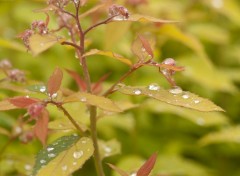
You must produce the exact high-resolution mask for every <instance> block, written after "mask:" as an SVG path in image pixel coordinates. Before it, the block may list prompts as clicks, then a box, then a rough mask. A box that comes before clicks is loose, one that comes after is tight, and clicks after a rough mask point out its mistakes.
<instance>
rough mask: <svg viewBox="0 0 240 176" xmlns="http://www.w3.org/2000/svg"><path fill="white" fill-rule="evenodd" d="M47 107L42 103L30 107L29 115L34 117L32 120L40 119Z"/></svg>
mask: <svg viewBox="0 0 240 176" xmlns="http://www.w3.org/2000/svg"><path fill="white" fill-rule="evenodd" d="M44 108H45V106H44V105H43V104H42V103H34V104H31V105H30V106H29V107H28V110H27V111H28V114H29V115H30V116H31V117H32V118H36V117H39V116H40V115H41V113H42V111H43V110H44Z"/></svg>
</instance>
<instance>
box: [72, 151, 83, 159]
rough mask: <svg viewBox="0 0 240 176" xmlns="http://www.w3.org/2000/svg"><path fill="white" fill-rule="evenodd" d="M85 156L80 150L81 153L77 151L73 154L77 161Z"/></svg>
mask: <svg viewBox="0 0 240 176" xmlns="http://www.w3.org/2000/svg"><path fill="white" fill-rule="evenodd" d="M82 156H83V151H82V150H79V151H75V152H74V153H73V157H74V158H76V159H79V158H81V157H82Z"/></svg>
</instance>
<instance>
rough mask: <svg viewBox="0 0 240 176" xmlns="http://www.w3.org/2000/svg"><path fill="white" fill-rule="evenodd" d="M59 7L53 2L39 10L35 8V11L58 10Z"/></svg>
mask: <svg viewBox="0 0 240 176" xmlns="http://www.w3.org/2000/svg"><path fill="white" fill-rule="evenodd" d="M57 9H58V7H56V6H55V5H52V4H50V5H48V6H47V7H45V8H42V9H37V10H34V11H33V12H37V13H38V12H41V13H42V12H49V11H55V10H57Z"/></svg>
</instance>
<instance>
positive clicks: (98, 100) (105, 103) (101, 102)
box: [64, 92, 122, 112]
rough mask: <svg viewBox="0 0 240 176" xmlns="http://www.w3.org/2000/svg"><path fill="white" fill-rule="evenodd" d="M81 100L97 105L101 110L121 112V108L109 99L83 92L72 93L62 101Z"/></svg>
mask: <svg viewBox="0 0 240 176" xmlns="http://www.w3.org/2000/svg"><path fill="white" fill-rule="evenodd" d="M70 102H82V103H85V104H89V105H93V106H97V107H99V108H101V109H103V110H106V111H111V112H121V111H122V110H121V109H120V108H119V107H118V106H117V105H116V104H115V103H114V102H113V101H112V100H110V99H108V98H105V97H102V96H97V95H93V94H89V93H85V92H78V93H75V94H72V95H70V96H68V97H66V98H65V99H64V103H70Z"/></svg>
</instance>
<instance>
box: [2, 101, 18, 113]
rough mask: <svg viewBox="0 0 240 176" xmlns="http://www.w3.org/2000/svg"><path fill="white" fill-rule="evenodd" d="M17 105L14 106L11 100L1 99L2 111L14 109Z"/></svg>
mask: <svg viewBox="0 0 240 176" xmlns="http://www.w3.org/2000/svg"><path fill="white" fill-rule="evenodd" d="M17 108H18V107H17V106H14V105H13V104H12V103H10V101H9V100H2V101H0V111H6V110H12V109H17Z"/></svg>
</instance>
